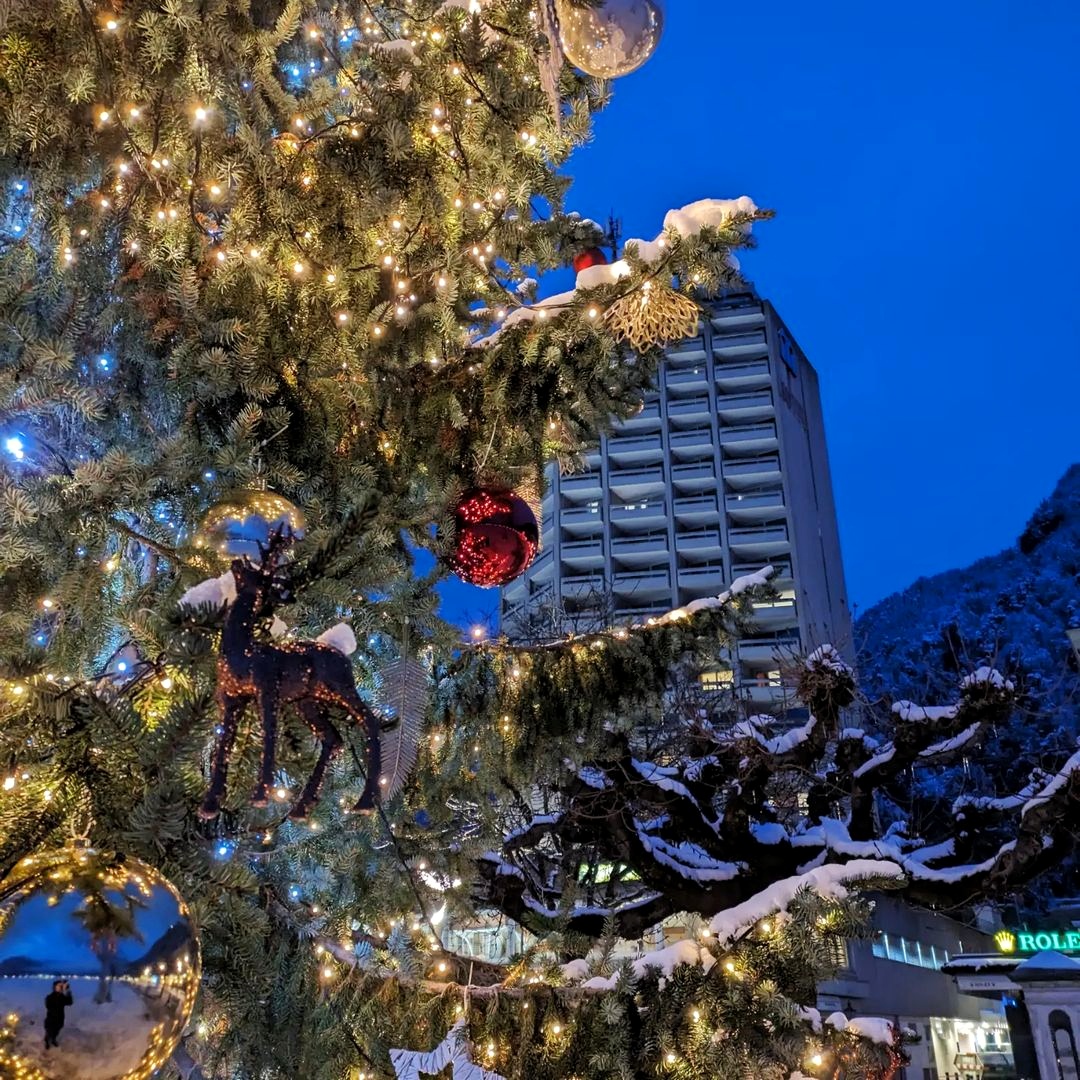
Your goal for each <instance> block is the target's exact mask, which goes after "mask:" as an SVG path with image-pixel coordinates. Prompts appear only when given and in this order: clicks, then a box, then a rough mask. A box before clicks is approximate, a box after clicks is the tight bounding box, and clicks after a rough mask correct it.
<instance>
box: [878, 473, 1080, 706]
mask: <svg viewBox="0 0 1080 1080" xmlns="http://www.w3.org/2000/svg"><path fill="white" fill-rule="evenodd" d="M1076 626H1080V464H1078V465H1073V466H1072V467H1071V468H1070V469H1069V470H1068V472H1066V473H1065V475H1064V476H1063V477H1062V478H1061V480H1060V481H1059V482H1058V485H1057V488H1056V489H1055V491H1054V493H1053V494H1052V495H1051V496H1050V498H1048V499H1047V500H1046V501H1045V502H1043V503H1042V504H1041V505H1040V506H1039V507H1038V509H1037V510H1036V511H1035V513H1034V515H1033V516H1032V518H1031V521H1030V522H1029V523H1028V525H1027V528H1026V529H1025V530H1024V532H1023V533H1022V534H1021V536H1020V537H1019V538H1018V539H1017V543H1016V544H1015V545H1014V546H1013V547H1011V548H1008V549H1006V550H1005V551H1002V552H1000V553H998V554H997V555H991V556H988V557H987V558H984V559H980V560H979V561H978V562H976V563H973V564H972V565H971V566H968V567H965V568H964V569H960V570H949V571H946V572H945V573H943V574H937V575H935V576H934V577H929V578H920V579H919V580H918V581H916V582H915V583H914V584H912V585H910V586H909V587H908V588H907V589H905V590H904V591H903V592H900V593H896V594H895V595H893V596H890V597H889V598H888V599H886V600H883V601H881V603H879V604H876V605H875V606H874V607H872V608H870V609H869V610H867V611H866V612H864V613H863V614H862V615H861V616H860V617H859V619H858V621H857V623H856V641H857V642H858V644H859V646H860V669H861V671H860V674H861V681H862V685H863V688H864V690H865V691H866V692H867V693H868V694H870V695H871V696H876V695H878V694H885V693H889V694H891V695H892V696H893V697H894V698H905V697H906V698H911V699H912V700H923V699H925V700H928V701H930V700H934V699H935V697H936V695H938V694H941V693H944V692H945V691H946V690H951V689H952V687H954V686H955V680H956V676H957V673H963V672H965V671H969V670H972V669H974V668H975V667H977V666H978V665H979V664H981V663H984V662H986V661H988V660H992V661H993V662H994V666H995V667H997V668H998V669H999V670H1001V671H1003V672H1004V673H1005V674H1006V675H1008V676H1010V677H1012V676H1014V675H1015V676H1018V677H1019V678H1020V680H1021V685H1023V686H1024V688H1025V689H1026V690H1027V691H1028V692H1029V693H1031V694H1033V695H1036V696H1037V697H1038V698H1040V699H1044V698H1046V699H1048V700H1050V701H1056V702H1060V703H1063V702H1065V701H1067V700H1076V699H1077V691H1078V682H1077V677H1076V664H1075V661H1074V659H1073V657H1072V649H1071V646H1070V644H1069V640H1068V638H1067V637H1066V633H1065V632H1066V630H1067V629H1068V628H1069V627H1076ZM946 700H947V699H946ZM1072 719H1073V721H1074V722H1075V719H1076V717H1075V714H1074V716H1073V718H1072Z"/></svg>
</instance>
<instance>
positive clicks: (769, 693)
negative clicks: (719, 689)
mask: <svg viewBox="0 0 1080 1080" xmlns="http://www.w3.org/2000/svg"><path fill="white" fill-rule="evenodd" d="M738 695H739V697H740V698H742V699H743V700H744V701H749V702H752V703H753V704H754V705H756V706H759V707H764V708H766V709H768V708H778V707H779V706H781V705H783V704H784V703H785V702H788V701H791V700H792V699H793V698H794V693H793V692H792V690H791V689H790V687H787V686H785V685H784V682H783V680H782V679H777V678H769V677H768V676H763V677H762V678H760V679H743V680H741V681H740V683H739V689H738Z"/></svg>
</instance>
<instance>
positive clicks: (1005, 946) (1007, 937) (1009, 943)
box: [994, 930, 1016, 952]
mask: <svg viewBox="0 0 1080 1080" xmlns="http://www.w3.org/2000/svg"><path fill="white" fill-rule="evenodd" d="M994 941H996V942H997V947H998V948H999V949H1000V950H1001V951H1002V952H1016V935H1015V934H1014V933H1012V932H1011V931H1009V930H999V931H998V932H997V933H996V934H995V935H994Z"/></svg>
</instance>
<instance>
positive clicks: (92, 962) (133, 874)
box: [0, 847, 199, 1080]
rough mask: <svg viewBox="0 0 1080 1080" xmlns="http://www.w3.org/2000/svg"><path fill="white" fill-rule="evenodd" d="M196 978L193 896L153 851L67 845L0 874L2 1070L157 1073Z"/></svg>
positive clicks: (105, 1077)
mask: <svg viewBox="0 0 1080 1080" xmlns="http://www.w3.org/2000/svg"><path fill="white" fill-rule="evenodd" d="M58 984H59V985H58ZM198 988H199V940H198V935H197V933H196V930H195V926H194V924H193V923H192V921H191V916H190V914H189V912H188V909H187V905H186V904H185V903H184V901H183V900H182V899H181V897H180V894H179V893H178V892H177V891H176V889H174V888H173V886H172V885H171V884H170V883H169V882H168V881H166V880H165V878H164V877H162V876H161V874H159V873H158V872H157V871H156V870H154V869H152V868H151V867H149V866H147V865H146V864H145V863H142V862H140V861H139V860H137V859H130V858H129V859H125V860H123V861H120V860H118V859H116V858H115V857H112V858H109V857H105V856H102V855H100V854H99V853H97V852H95V851H93V850H91V849H88V848H80V847H69V848H64V849H62V850H61V851H57V852H50V853H49V854H46V855H41V856H37V857H34V858H31V859H24V860H23V862H21V863H20V864H19V865H18V866H17V867H16V869H15V870H14V871H12V873H11V874H10V875H9V876H8V878H7V879H6V880H4V881H2V882H0V1076H3V1077H20V1078H23V1077H25V1078H26V1080H148V1078H149V1077H151V1076H154V1075H155V1074H156V1073H157V1072H158V1070H159V1069H161V1068H162V1067H163V1066H164V1064H165V1063H166V1062H167V1061H168V1059H169V1057H170V1056H171V1054H172V1052H173V1051H174V1050H175V1049H176V1045H177V1043H178V1042H179V1041H180V1036H181V1034H182V1033H183V1031H184V1027H185V1025H186V1024H187V1022H188V1020H189V1018H190V1016H191V1010H192V1007H193V1006H194V1004H195V995H196V994H197V992H198ZM54 992H55V993H56V994H57V995H58V998H55V999H53V1000H51V1001H50V1002H49V1003H48V1004H47V1003H46V998H47V997H49V996H50V995H52V994H53V993H54ZM69 993H70V1004H68V1003H67V1001H68V994H69ZM47 1016H51V1017H52V1018H53V1022H49V1021H48V1020H47ZM58 1017H62V1018H63V1025H62V1026H61V1027H59V1028H58V1027H57V1026H56V1023H55V1021H56V1019H57V1018H58ZM46 1042H48V1044H49V1045H48V1046H47V1045H46Z"/></svg>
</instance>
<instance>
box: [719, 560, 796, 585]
mask: <svg viewBox="0 0 1080 1080" xmlns="http://www.w3.org/2000/svg"><path fill="white" fill-rule="evenodd" d="M766 566H771V567H772V568H773V571H774V573H773V576H772V577H771V578H769V584H770V585H773V586H774V587H776V588H778V589H787V588H790V587H791V585H792V583H793V582H794V580H795V579H794V578H793V577H792V574H791V563H790V562H789V561H788V560H787V559H768V560H765V561H762V562H752V563H734V564H733V565H732V567H731V578H732V580H734V579H735V578H740V577H747V576H748V575H749V574H756V573H757V572H758V571H759V570H763V569H764V568H765V567H766Z"/></svg>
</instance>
